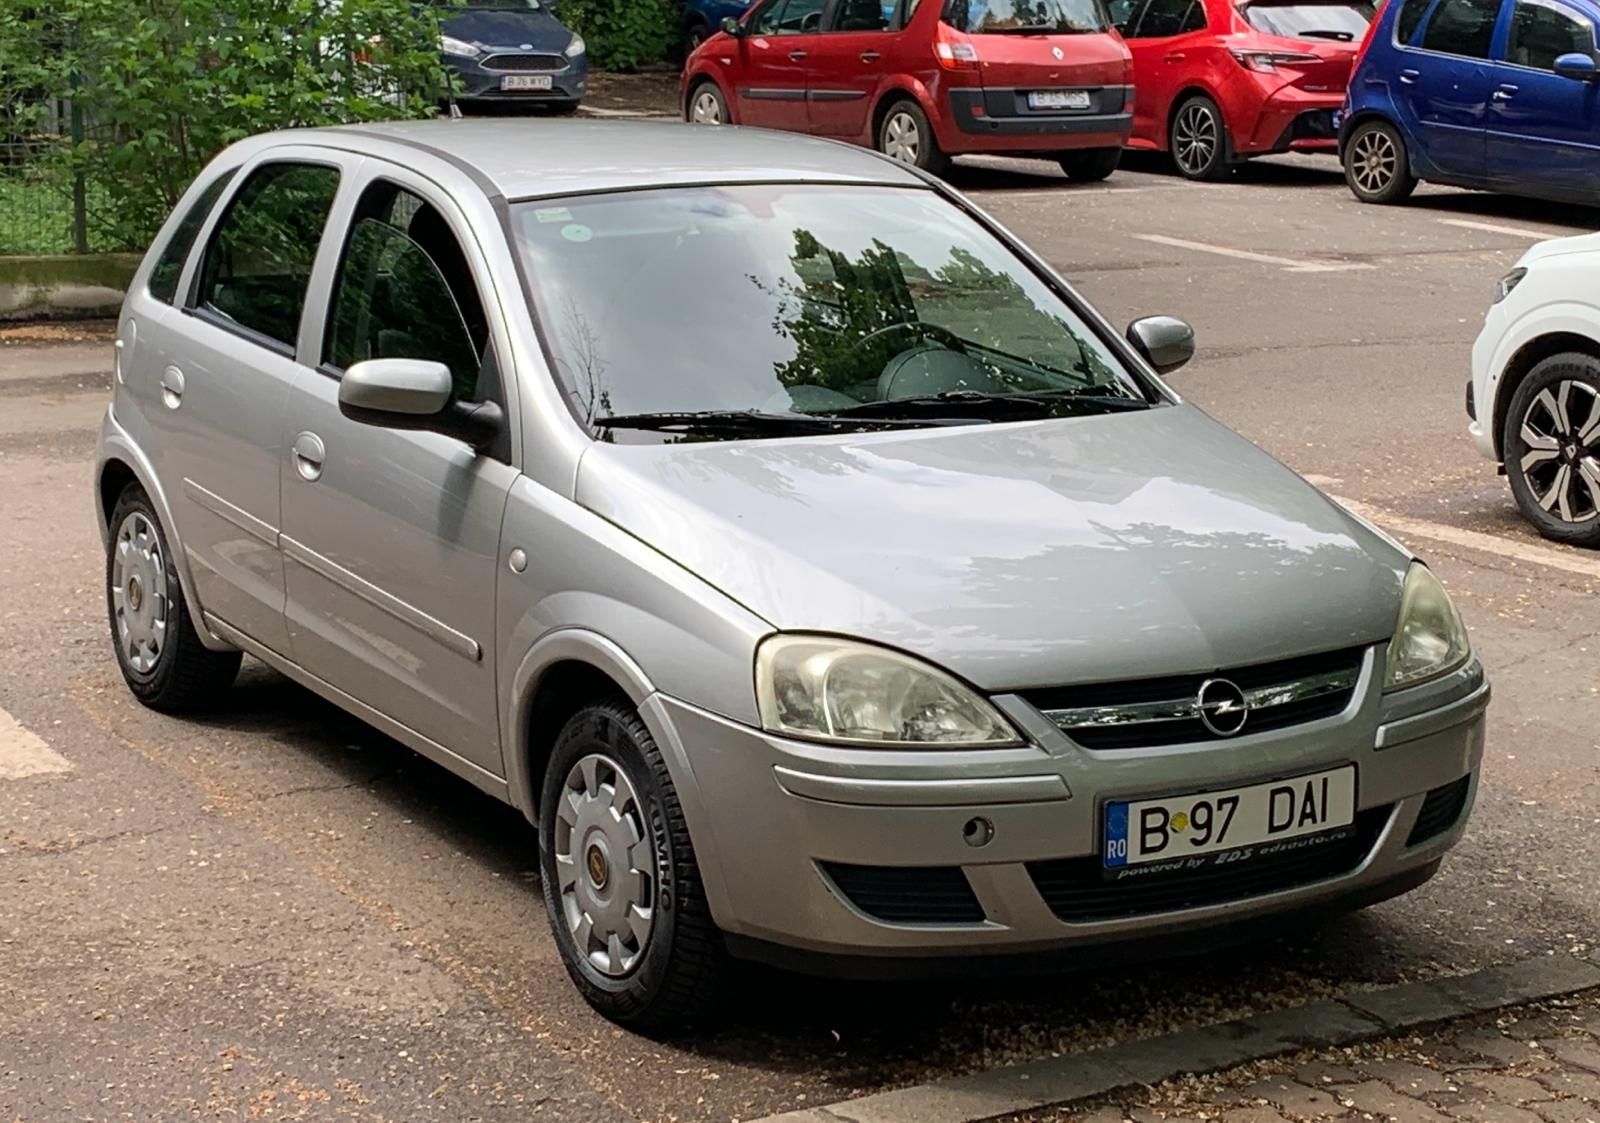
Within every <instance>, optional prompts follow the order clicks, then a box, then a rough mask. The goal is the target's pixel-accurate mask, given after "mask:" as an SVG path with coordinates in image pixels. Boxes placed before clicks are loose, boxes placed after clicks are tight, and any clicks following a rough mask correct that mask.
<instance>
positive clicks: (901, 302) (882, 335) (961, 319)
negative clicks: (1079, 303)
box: [750, 229, 1115, 401]
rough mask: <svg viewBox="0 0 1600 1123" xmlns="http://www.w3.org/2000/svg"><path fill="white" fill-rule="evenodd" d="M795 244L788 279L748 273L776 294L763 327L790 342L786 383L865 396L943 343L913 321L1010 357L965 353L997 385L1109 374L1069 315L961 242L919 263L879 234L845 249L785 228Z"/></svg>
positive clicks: (1057, 383) (1037, 385)
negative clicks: (915, 355) (903, 362)
mask: <svg viewBox="0 0 1600 1123" xmlns="http://www.w3.org/2000/svg"><path fill="white" fill-rule="evenodd" d="M794 242H795V245H794V252H793V253H792V254H791V256H790V262H791V264H792V266H793V272H794V275H793V277H781V278H779V279H778V280H777V282H776V285H775V286H768V285H767V284H765V283H763V281H762V280H761V279H760V278H758V277H755V276H751V278H750V280H751V283H752V284H754V285H756V286H757V287H758V288H760V289H762V290H763V291H765V292H768V293H769V294H770V295H771V296H772V297H773V298H774V300H775V301H776V305H777V307H776V309H775V312H774V316H773V329H774V331H776V332H777V333H778V335H779V336H781V337H783V338H786V339H788V340H790V341H791V342H792V343H793V344H794V347H795V354H794V357H793V358H791V359H789V360H787V361H785V362H779V363H776V364H774V371H775V373H776V375H777V378H778V381H779V382H780V383H781V384H782V385H783V386H784V387H785V388H786V389H790V390H793V389H794V388H796V387H801V386H808V387H811V386H814V387H822V388H824V389H827V390H832V391H835V392H838V393H842V394H846V395H848V396H850V397H852V398H855V399H856V400H858V401H874V400H876V399H877V398H878V396H879V394H878V379H879V376H880V375H882V373H883V371H884V368H885V367H886V366H888V364H889V363H890V361H891V360H893V359H894V358H895V357H896V356H897V355H901V354H903V353H904V352H906V351H908V350H911V349H915V348H932V347H941V346H945V345H944V344H941V343H940V341H939V339H938V332H937V331H920V330H918V329H919V325H922V326H926V327H928V328H931V329H938V328H943V329H945V330H946V331H949V332H953V333H954V334H955V335H956V336H959V337H960V338H961V339H962V340H963V341H965V342H967V343H971V344H975V345H976V346H977V347H980V348H986V349H989V350H992V351H996V352H1004V353H1008V354H1009V355H1011V356H1015V359H1010V360H1008V359H1007V358H1006V357H1005V356H1004V355H988V354H985V353H984V352H982V351H980V352H977V353H975V354H973V355H971V356H970V358H971V359H972V360H973V364H974V367H973V373H974V375H975V376H977V378H978V379H979V380H981V381H983V382H985V383H990V384H992V383H999V384H1000V386H1001V388H1002V390H1003V391H1006V392H1026V391H1029V390H1043V389H1058V388H1064V387H1067V386H1073V385H1082V384H1083V383H1084V382H1085V381H1086V380H1088V381H1092V382H1094V383H1097V384H1109V383H1112V382H1114V381H1115V375H1114V374H1113V372H1112V370H1111V368H1110V367H1109V366H1108V365H1107V364H1106V363H1105V361H1104V360H1103V359H1102V358H1101V357H1100V356H1099V355H1098V354H1097V353H1096V352H1095V350H1094V349H1093V348H1091V347H1087V346H1085V345H1083V344H1082V343H1081V342H1080V341H1079V337H1078V334H1077V332H1075V331H1074V329H1073V326H1072V325H1071V324H1069V323H1068V321H1066V320H1065V319H1063V318H1062V317H1060V316H1058V315H1054V314H1052V313H1051V312H1048V311H1046V310H1045V309H1043V308H1040V307H1039V306H1038V304H1037V303H1035V301H1034V299H1033V298H1032V297H1031V296H1030V295H1029V294H1028V292H1027V291H1026V290H1025V289H1024V288H1023V286H1022V284H1021V283H1020V282H1019V281H1018V280H1017V279H1016V278H1015V277H1013V276H1011V275H1009V274H1007V273H1003V272H1001V271H1000V270H998V269H995V268H993V267H992V266H990V265H989V264H988V263H987V262H985V261H984V260H983V259H982V258H980V257H979V256H978V255H977V254H976V253H974V252H972V251H971V250H969V249H966V248H964V247H961V246H954V247H951V249H950V250H949V251H948V252H949V256H948V258H947V260H946V261H945V262H944V264H943V265H941V266H940V267H939V268H938V269H929V268H928V267H927V266H925V265H923V264H922V263H920V262H918V261H917V260H916V259H914V258H912V257H911V256H910V255H909V254H907V253H906V252H905V251H903V250H896V249H895V248H894V247H892V246H890V245H889V244H887V243H886V242H884V241H883V240H881V239H878V238H874V239H873V240H872V243H871V245H870V246H867V247H866V248H864V249H862V250H861V252H860V253H859V254H857V255H855V256H851V254H849V253H848V252H846V251H844V250H840V249H834V248H832V247H829V246H827V245H825V244H824V243H823V242H822V241H821V240H820V239H819V238H818V237H817V236H816V235H815V234H813V233H812V232H811V231H810V230H806V229H799V230H796V231H795V235H794ZM902 325H905V326H904V328H903V330H889V329H897V328H901V326H902ZM1018 360H1020V361H1018ZM1067 372H1071V373H1067ZM950 388H951V389H957V388H960V387H950Z"/></svg>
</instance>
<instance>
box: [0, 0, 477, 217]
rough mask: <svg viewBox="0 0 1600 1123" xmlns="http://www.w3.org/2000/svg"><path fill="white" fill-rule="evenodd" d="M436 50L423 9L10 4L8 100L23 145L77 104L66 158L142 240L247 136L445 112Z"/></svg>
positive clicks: (429, 15)
mask: <svg viewBox="0 0 1600 1123" xmlns="http://www.w3.org/2000/svg"><path fill="white" fill-rule="evenodd" d="M438 44H439V30H438V20H437V17H436V16H435V14H434V10H433V9H432V8H431V7H430V6H427V5H420V6H414V5H413V4H412V2H411V0H272V2H270V3H260V2H257V0H55V2H53V3H51V4H50V5H48V6H43V7H41V6H37V5H36V0H0V105H5V106H9V107H11V110H12V111H11V112H10V113H9V114H8V116H9V117H10V120H9V121H8V122H6V128H7V130H8V131H10V132H11V133H13V134H14V135H16V134H26V133H27V132H28V131H29V130H30V129H32V128H36V127H38V126H39V124H40V123H41V119H42V116H43V112H44V107H45V106H46V105H48V104H49V102H50V101H52V100H54V99H70V100H72V101H74V102H76V104H77V105H78V106H79V108H80V109H81V110H82V113H83V118H84V121H85V123H86V126H87V131H86V134H85V137H86V139H85V140H84V142H83V143H82V144H79V145H76V146H66V147H65V149H64V151H65V153H66V156H65V159H66V160H68V161H69V162H70V164H71V166H72V169H73V170H81V171H83V172H84V173H85V175H86V176H87V178H88V180H89V182H90V184H91V185H92V186H93V187H94V189H95V190H96V192H99V193H103V195H104V196H105V199H106V207H105V210H104V211H101V212H100V213H98V214H96V215H95V216H94V217H95V219H96V224H97V225H107V224H109V225H111V226H114V227H115V228H116V230H117V232H118V233H119V235H120V236H121V237H122V238H123V239H124V240H125V241H126V242H127V243H128V244H130V245H140V244H142V242H143V239H145V238H148V236H149V235H150V234H151V233H153V232H154V230H155V228H156V227H157V226H158V225H159V224H160V222H161V220H162V219H163V218H164V217H165V215H166V212H167V211H168V210H169V209H170V208H171V206H172V204H173V203H175V202H176V201H177V199H178V196H179V195H181V194H182V192H183V189H184V188H185V186H187V184H188V183H189V181H190V180H191V179H193V178H194V175H195V173H196V172H197V171H199V169H200V168H201V167H202V166H203V165H204V164H205V162H206V161H207V160H209V159H210V158H211V157H212V156H214V155H215V154H216V153H217V152H218V151H220V150H221V149H222V148H224V147H226V146H227V145H228V144H231V143H232V142H234V141H236V140H239V139H240V138H242V137H246V136H249V135H251V134H253V133H258V132H264V131H267V130H270V129H279V128H287V127H291V126H299V125H328V124H337V123H343V122H349V121H372V120H382V119H392V118H399V117H417V116H427V115H428V114H431V113H433V112H434V111H435V105H436V104H437V100H438V97H439V95H440V93H441V91H442V88H443V83H444V82H445V81H446V79H445V76H444V71H443V69H442V64H441V61H440V57H439V47H438ZM19 106H22V107H26V108H22V109H18V108H17V107H19Z"/></svg>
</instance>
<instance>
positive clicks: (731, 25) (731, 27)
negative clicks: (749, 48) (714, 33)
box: [722, 16, 744, 39]
mask: <svg viewBox="0 0 1600 1123" xmlns="http://www.w3.org/2000/svg"><path fill="white" fill-rule="evenodd" d="M722 33H723V34H724V35H727V36H730V37H732V38H734V39H738V38H741V37H742V36H743V35H744V24H742V23H740V22H739V17H737V16H723V17H722Z"/></svg>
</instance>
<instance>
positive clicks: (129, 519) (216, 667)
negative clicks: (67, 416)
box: [106, 484, 243, 713]
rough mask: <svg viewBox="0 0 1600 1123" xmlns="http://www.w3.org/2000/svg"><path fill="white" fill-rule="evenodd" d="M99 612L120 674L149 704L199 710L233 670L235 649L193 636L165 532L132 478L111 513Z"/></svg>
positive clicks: (212, 699)
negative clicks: (103, 611) (106, 622)
mask: <svg viewBox="0 0 1600 1123" xmlns="http://www.w3.org/2000/svg"><path fill="white" fill-rule="evenodd" d="M106 611H107V615H108V617H109V622H110V625H111V645H112V647H113V649H114V650H115V651H116V655H117V665H118V666H119V667H121V668H122V677H123V679H124V680H125V681H126V682H127V684H128V689H129V690H131V691H132V692H133V696H134V697H135V698H137V699H139V701H141V702H143V703H144V704H145V705H146V706H149V707H150V708H151V709H153V710H160V711H162V712H164V713H185V712H190V711H194V710H198V709H203V708H206V707H207V706H210V705H213V704H214V703H215V702H216V700H217V698H218V696H219V695H220V694H222V693H223V692H224V691H225V690H227V689H228V687H230V686H232V685H233V680H234V679H235V678H236V677H237V676H238V674H239V663H240V661H241V660H242V659H243V656H242V655H241V654H240V653H239V652H237V651H212V650H211V649H210V648H208V647H206V646H205V644H203V643H201V642H200V636H199V634H198V633H196V631H195V629H194V621H193V619H192V618H191V616H190V615H189V605H188V603H187V602H186V601H185V600H184V596H183V587H182V585H181V584H179V582H178V571H177V568H176V566H175V565H174V562H173V557H172V550H171V547H170V546H169V545H168V544H167V534H166V531H165V530H164V529H163V528H162V526H161V519H160V518H159V517H158V516H157V514H156V511H155V507H154V506H153V505H152V504H151V502H150V497H149V496H147V495H146V494H145V492H144V489H143V488H142V487H140V486H139V485H138V484H129V485H128V486H127V487H125V488H124V489H123V491H122V495H121V496H120V497H118V499H117V503H116V506H115V507H114V508H113V509H112V512H111V545H110V547H109V548H108V549H107V550H106Z"/></svg>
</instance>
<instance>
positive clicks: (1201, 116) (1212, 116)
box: [1167, 94, 1233, 180]
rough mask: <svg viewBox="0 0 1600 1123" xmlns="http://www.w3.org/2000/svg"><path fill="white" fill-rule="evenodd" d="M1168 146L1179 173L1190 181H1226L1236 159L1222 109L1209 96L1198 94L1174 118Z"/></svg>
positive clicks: (1180, 108) (1182, 106) (1180, 107)
mask: <svg viewBox="0 0 1600 1123" xmlns="http://www.w3.org/2000/svg"><path fill="white" fill-rule="evenodd" d="M1167 146H1168V148H1169V149H1170V150H1171V152H1172V162H1173V164H1175V165H1176V166H1177V169H1178V172H1179V173H1180V174H1181V175H1183V176H1185V177H1187V178H1189V179H1199V180H1218V179H1222V178H1223V177H1224V176H1226V175H1227V174H1228V167H1229V164H1230V163H1231V162H1232V160H1233V146H1232V144H1231V143H1230V141H1229V140H1228V126H1227V124H1226V123H1225V122H1224V121H1223V120H1222V110H1221V109H1218V108H1217V103H1216V102H1214V101H1212V100H1211V99H1210V98H1208V97H1207V96H1206V95H1205V94H1195V95H1194V96H1193V97H1191V98H1189V99H1188V100H1187V101H1185V102H1184V103H1183V104H1182V105H1180V106H1179V107H1178V112H1176V113H1174V114H1173V115H1172V128H1171V130H1170V134H1169V136H1168V138H1167Z"/></svg>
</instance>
